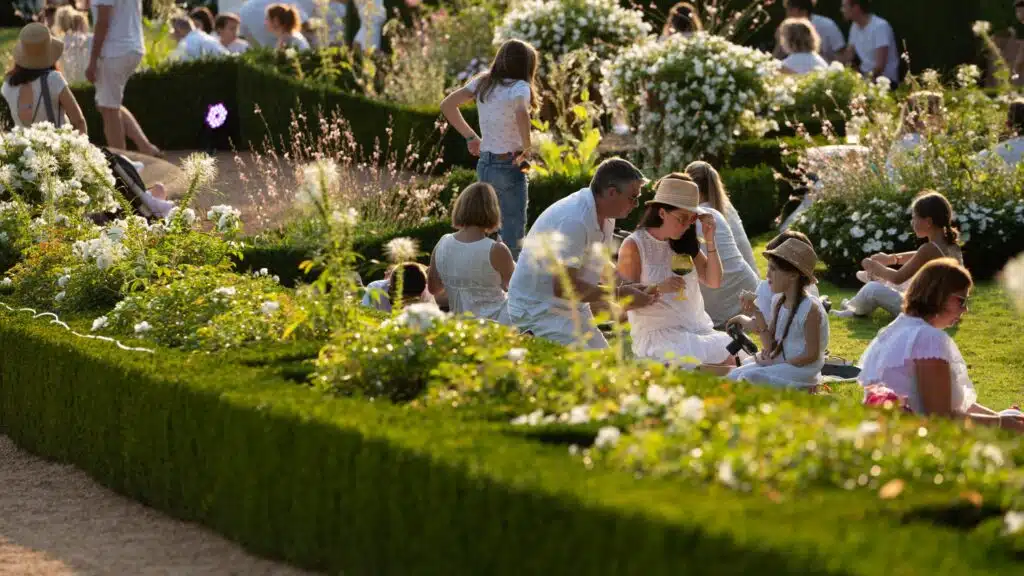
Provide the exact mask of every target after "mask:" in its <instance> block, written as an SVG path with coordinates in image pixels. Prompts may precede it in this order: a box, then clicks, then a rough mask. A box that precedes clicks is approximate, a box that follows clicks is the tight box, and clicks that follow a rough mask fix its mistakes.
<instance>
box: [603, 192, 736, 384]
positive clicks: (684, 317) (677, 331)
mask: <svg viewBox="0 0 1024 576" xmlns="http://www.w3.org/2000/svg"><path fill="white" fill-rule="evenodd" d="M698 200H699V193H698V190H697V186H696V184H694V182H693V180H691V179H690V178H689V177H688V176H687V175H685V174H670V175H668V176H666V177H665V178H663V179H662V180H661V181H660V182H659V183H658V188H657V191H656V193H655V196H654V199H653V200H651V201H650V202H648V203H647V210H646V212H645V213H644V216H643V219H642V220H641V222H640V226H639V227H638V228H637V230H636V232H634V233H632V234H630V235H629V237H628V238H626V240H625V241H624V242H623V243H622V246H621V247H620V248H619V260H618V272H619V276H621V277H622V278H623V279H624V280H625V281H627V282H634V283H640V284H644V285H648V286H655V287H656V288H655V289H656V291H657V293H659V294H661V295H662V297H661V298H659V299H658V300H657V301H656V302H655V303H654V304H651V305H650V306H646V307H643V308H637V309H634V310H630V311H629V313H628V314H629V324H630V329H631V337H632V343H633V353H634V354H636V355H637V356H638V357H641V358H654V359H657V360H662V361H682V362H684V363H685V362H687V359H693V360H695V361H696V362H695V364H718V365H720V364H731V365H735V358H733V357H732V356H731V355H730V354H729V351H728V350H726V347H727V346H728V345H729V343H730V342H731V341H732V339H731V338H730V337H729V335H727V334H725V333H724V332H716V331H715V328H714V324H713V323H712V321H711V317H710V316H708V314H707V312H705V310H704V300H703V298H701V293H700V285H711V286H716V285H718V284H719V283H720V282H721V280H722V261H721V260H720V259H719V257H718V250H717V249H716V248H715V228H716V222H715V220H714V219H713V218H711V217H710V216H709V215H708V214H706V213H705V212H704V210H703V209H702V208H700V207H699V206H698ZM698 219H700V220H701V221H702V222H703V224H704V226H703V232H704V240H705V243H706V245H707V248H708V250H707V255H705V254H704V253H703V252H701V251H700V249H699V245H698V242H697V236H696V227H695V226H694V224H695V223H696V222H697V221H698ZM680 254H685V255H687V256H690V257H691V258H692V260H693V271H692V272H689V273H688V274H686V275H683V276H680V275H678V274H676V273H675V272H674V271H673V266H672V261H673V259H674V258H675V257H676V256H677V255H680Z"/></svg>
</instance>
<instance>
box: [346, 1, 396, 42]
mask: <svg viewBox="0 0 1024 576" xmlns="http://www.w3.org/2000/svg"><path fill="white" fill-rule="evenodd" d="M353 4H354V5H355V7H356V13H357V14H359V31H358V32H356V38H355V40H354V42H355V43H356V44H358V45H360V46H362V47H363V48H364V49H366V48H377V49H380V41H381V33H382V32H383V30H384V23H385V22H386V21H387V19H388V11H387V8H385V7H384V0H359V1H356V2H353Z"/></svg>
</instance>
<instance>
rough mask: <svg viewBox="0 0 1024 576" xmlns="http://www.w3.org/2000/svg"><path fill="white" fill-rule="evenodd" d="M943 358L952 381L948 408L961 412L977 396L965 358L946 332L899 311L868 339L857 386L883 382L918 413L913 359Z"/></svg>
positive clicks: (919, 410) (919, 406)
mask: <svg viewBox="0 0 1024 576" xmlns="http://www.w3.org/2000/svg"><path fill="white" fill-rule="evenodd" d="M928 359H933V360H945V361H946V362H948V363H949V372H950V374H949V375H950V381H951V382H952V384H953V386H952V390H951V392H952V406H951V407H952V409H953V411H955V412H958V413H961V414H963V413H964V412H966V411H967V409H968V408H970V407H971V406H972V405H973V404H974V403H975V402H977V400H978V393H977V391H975V389H974V384H972V383H971V379H970V377H968V375H967V362H965V361H964V357H963V356H962V355H961V354H960V349H959V348H958V347H957V345H956V342H954V341H953V339H952V338H950V337H949V335H948V334H946V333H945V332H943V331H942V330H939V329H938V328H936V327H934V326H932V325H931V324H929V323H928V322H926V321H925V320H924V319H922V318H918V317H916V316H907V315H906V314H900V315H899V317H897V318H896V320H893V322H892V323H891V324H889V325H888V326H886V327H885V328H882V329H881V330H880V331H879V332H878V335H877V336H875V339H874V340H872V341H871V344H870V345H869V346H868V349H867V350H866V351H865V352H864V355H863V356H861V357H860V362H858V364H859V365H860V366H861V373H860V376H859V377H858V378H857V381H858V382H859V383H860V385H861V386H870V385H872V384H885V385H886V386H887V387H889V388H890V389H892V390H893V391H894V392H896V393H897V394H899V395H900V396H905V397H906V398H907V403H908V404H909V405H910V409H911V410H913V411H914V412H917V413H919V414H920V413H922V412H923V409H924V406H923V405H922V403H921V391H920V389H919V386H918V382H917V371H916V366H915V364H914V361H915V360H928Z"/></svg>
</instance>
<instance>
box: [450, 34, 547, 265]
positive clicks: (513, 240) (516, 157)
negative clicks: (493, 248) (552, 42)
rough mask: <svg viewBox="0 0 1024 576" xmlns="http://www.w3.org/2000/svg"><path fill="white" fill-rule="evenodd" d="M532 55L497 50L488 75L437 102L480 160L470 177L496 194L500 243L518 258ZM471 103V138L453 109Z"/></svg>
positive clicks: (516, 44) (513, 45)
mask: <svg viewBox="0 0 1024 576" xmlns="http://www.w3.org/2000/svg"><path fill="white" fill-rule="evenodd" d="M536 74H537V51H536V50H534V49H533V46H530V45H529V44H527V43H526V42H523V41H521V40H509V41H507V42H505V43H504V44H502V45H501V48H499V49H498V54H497V55H496V56H495V57H494V61H493V62H492V63H491V69H490V70H488V71H487V72H484V73H483V74H480V75H479V76H477V77H476V78H474V79H473V80H472V81H470V82H469V84H466V86H465V87H463V88H460V89H458V90H456V91H455V92H452V93H451V94H449V95H448V97H447V98H445V99H444V101H443V102H441V112H442V113H444V116H445V118H446V119H447V120H448V122H449V123H450V124H451V125H452V127H454V128H455V129H456V130H457V131H458V132H459V134H462V136H463V137H464V138H465V139H466V145H467V146H468V147H469V152H470V153H471V154H473V155H474V156H480V160H479V161H478V162H477V165H476V175H477V179H478V180H479V181H480V182H486V183H488V184H490V185H491V186H493V187H494V189H495V191H497V193H498V203H499V204H500V206H501V217H502V218H501V220H502V224H501V229H500V230H499V233H500V234H501V239H502V241H503V242H504V243H505V244H506V245H507V246H508V247H509V249H510V250H511V251H512V254H513V256H516V257H518V256H519V249H520V246H519V245H520V243H521V242H522V239H523V236H525V235H526V203H527V180H526V174H525V172H524V171H523V169H522V168H520V166H521V165H522V164H523V163H524V162H527V161H528V160H529V157H530V146H531V144H530V112H531V111H532V110H536V109H537V100H538V99H537V90H536V88H535V87H534V77H535V76H536ZM470 100H476V103H477V112H478V114H479V117H480V132H481V133H482V134H483V137H482V138H481V137H480V136H477V133H476V132H475V131H474V130H473V128H472V127H470V125H469V124H468V123H466V119H465V118H463V117H462V112H460V111H459V106H461V105H462V104H464V103H466V102H469V101H470Z"/></svg>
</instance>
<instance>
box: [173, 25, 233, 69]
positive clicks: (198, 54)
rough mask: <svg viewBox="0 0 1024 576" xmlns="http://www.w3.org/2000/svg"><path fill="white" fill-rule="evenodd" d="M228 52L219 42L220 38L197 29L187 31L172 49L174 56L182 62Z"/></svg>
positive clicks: (223, 54)
mask: <svg viewBox="0 0 1024 576" xmlns="http://www.w3.org/2000/svg"><path fill="white" fill-rule="evenodd" d="M229 54H231V52H228V49H227V48H225V47H224V46H223V45H222V44H221V43H220V40H217V39H216V38H214V37H213V36H210V35H209V34H207V33H206V32H203V31H202V30H199V29H195V30H193V31H191V32H189V33H188V36H185V37H184V38H182V39H181V42H178V47H177V48H176V49H175V50H174V58H176V59H178V60H180V61H182V62H188V61H190V60H199V59H200V58H216V57H218V56H227V55H229Z"/></svg>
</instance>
